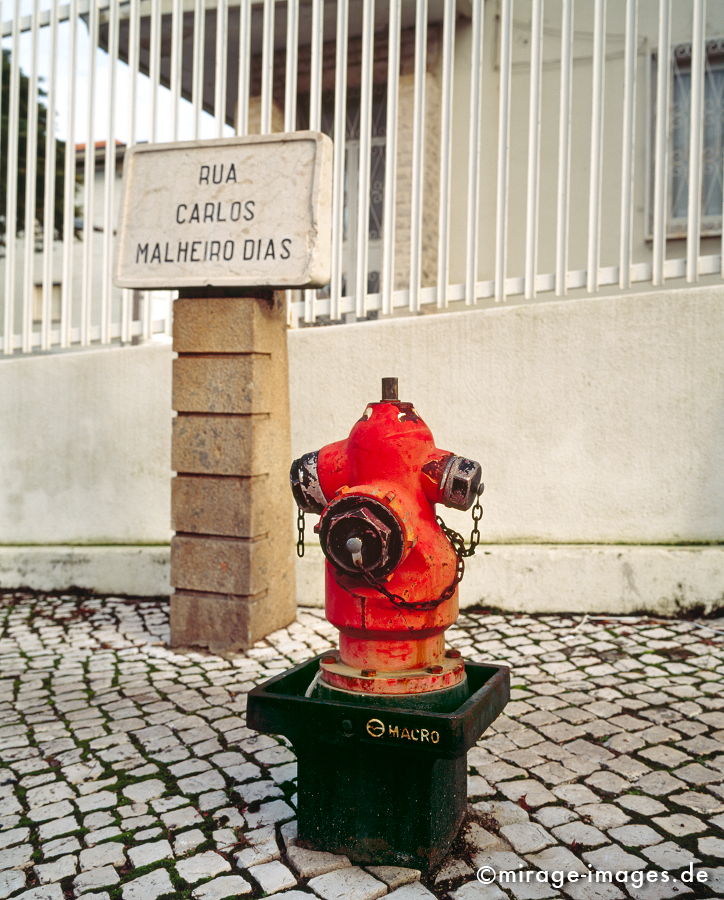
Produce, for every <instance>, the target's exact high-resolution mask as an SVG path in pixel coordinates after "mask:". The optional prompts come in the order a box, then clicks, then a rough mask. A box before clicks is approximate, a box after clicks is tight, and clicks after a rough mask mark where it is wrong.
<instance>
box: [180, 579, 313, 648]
mask: <svg viewBox="0 0 724 900" xmlns="http://www.w3.org/2000/svg"><path fill="white" fill-rule="evenodd" d="M289 570H290V567H289V566H287V567H286V571H280V572H279V577H275V578H273V579H272V582H271V583H270V586H269V589H268V590H266V591H262V592H260V593H259V594H255V595H253V596H246V597H243V596H237V595H234V594H224V595H220V594H209V593H204V592H201V591H183V590H177V591H175V593H173V594H172V595H171V622H170V624H171V645H172V646H174V647H184V646H194V647H207V648H208V649H209V650H210V651H211V652H212V653H224V652H232V651H234V650H245V649H247V648H248V647H250V646H251V645H252V644H254V643H255V642H256V641H258V640H261V639H262V638H263V637H265V636H266V635H267V634H269V633H270V632H272V631H275V630H276V629H277V628H283V627H284V626H286V625H288V624H289V623H290V622H293V621H294V618H295V616H296V604H295V598H294V591H293V580H292V576H291V575H290V572H289Z"/></svg>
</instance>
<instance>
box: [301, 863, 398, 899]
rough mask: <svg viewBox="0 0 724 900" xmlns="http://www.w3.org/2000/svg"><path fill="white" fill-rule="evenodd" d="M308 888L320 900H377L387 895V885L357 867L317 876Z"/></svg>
mask: <svg viewBox="0 0 724 900" xmlns="http://www.w3.org/2000/svg"><path fill="white" fill-rule="evenodd" d="M309 887H310V888H311V889H312V890H313V891H314V893H315V894H317V895H318V896H320V897H322V900H377V897H382V896H383V895H384V894H386V893H387V885H386V884H384V882H382V881H379V880H378V879H377V878H375V877H374V876H372V875H370V874H369V872H365V871H364V870H363V869H360V868H358V867H357V866H350V867H347V868H344V869H338V870H337V871H336V872H328V873H327V874H326V875H318V876H317V877H316V878H312V880H311V881H310V882H309Z"/></svg>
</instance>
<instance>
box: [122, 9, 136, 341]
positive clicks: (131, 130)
mask: <svg viewBox="0 0 724 900" xmlns="http://www.w3.org/2000/svg"><path fill="white" fill-rule="evenodd" d="M140 33H141V18H140V10H139V0H131V5H130V8H129V23H128V75H129V78H130V79H131V84H130V90H129V98H130V102H129V109H128V119H129V121H128V146H129V148H130V147H132V146H133V145H134V144H135V143H136V106H137V103H138V67H139V54H140V45H139V41H140ZM133 296H134V294H133V291H130V290H128V288H124V289H123V290H122V291H121V342H122V343H124V344H127V343H129V342H130V340H131V337H132V331H131V319H132V317H133V310H132V303H133Z"/></svg>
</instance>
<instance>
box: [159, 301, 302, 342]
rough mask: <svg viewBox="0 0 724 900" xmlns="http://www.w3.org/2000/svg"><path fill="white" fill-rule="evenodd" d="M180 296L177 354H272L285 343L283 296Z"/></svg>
mask: <svg viewBox="0 0 724 900" xmlns="http://www.w3.org/2000/svg"><path fill="white" fill-rule="evenodd" d="M272 296H273V300H271V301H270V302H269V301H266V300H263V299H258V298H254V297H198V298H196V297H181V298H179V299H178V300H176V301H174V305H173V346H174V350H176V352H177V353H253V352H256V353H273V352H276V351H278V350H279V349H280V348H283V347H284V346H285V344H286V339H287V338H286V322H285V316H284V295H283V294H282V293H279V292H277V293H275V294H273V295H272Z"/></svg>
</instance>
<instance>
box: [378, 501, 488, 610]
mask: <svg viewBox="0 0 724 900" xmlns="http://www.w3.org/2000/svg"><path fill="white" fill-rule="evenodd" d="M482 492H483V488H482V485H481V487H480V490H479V491H478V496H477V497H476V498H475V503H474V504H473V508H472V515H473V530H472V532H471V533H470V543H469V545H468V546H467V547H466V546H465V540H464V539H463V536H462V535H461V534H458V532H457V531H454V530H453V529H452V528H448V527H447V525H446V524H445V523H444V522H443V520H442V519H441V518H440V516H436V517H435V520H436V521H437V524H438V525H439V526H440V528H442V530H443V532H444V534H445V537H446V538H447V539H448V540H449V541H450V544H451V545H452V548H453V550H454V551H455V555H456V556H457V565H456V566H455V577H454V578H453V580H452V581H451V582H450V584H449V585H448V586H447V587H446V588H445V590H444V591H443V592H442V593H441V594H440V596H439V597H438V598H437V600H420V601H419V602H417V603H415V602H414V601H408V600H405V599H403V598H402V597H400V595H399V594H393V593H391V592H390V591H388V590H387V588H386V587H384V586H383V585H382V584H380V582H378V581H375V580H374V578H372V576H371V575H369V574H368V573H367V572H362V573H361V574H362V577H363V578H364V580H365V581H366V582H367V584H369V586H370V587H372V588H374V589H375V590H376V591H379V593H380V594H382V595H383V597H386V598H387V599H388V600H389V601H390V603H391V604H392V605H393V606H396V607H397V608H398V609H402V610H412V611H414V612H423V611H425V610H430V609H435V608H436V607H438V606H439V605H440V604H441V603H444V602H445V601H446V600H449V599H450V597H452V595H453V594H454V593H455V588H456V587H457V586H458V584H459V583H460V582H461V581H462V579H463V575H464V574H465V559H466V558H467V557H469V556H472V555H473V554H474V553H475V548H476V547H477V546H478V544H479V543H480V529H479V528H478V524H479V522H480V520H481V519H482V518H483V507H482V504H481V503H480V494H481V493H482Z"/></svg>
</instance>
